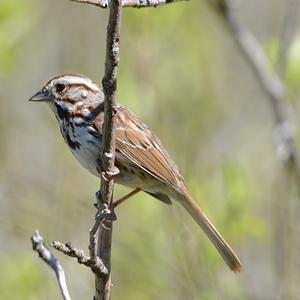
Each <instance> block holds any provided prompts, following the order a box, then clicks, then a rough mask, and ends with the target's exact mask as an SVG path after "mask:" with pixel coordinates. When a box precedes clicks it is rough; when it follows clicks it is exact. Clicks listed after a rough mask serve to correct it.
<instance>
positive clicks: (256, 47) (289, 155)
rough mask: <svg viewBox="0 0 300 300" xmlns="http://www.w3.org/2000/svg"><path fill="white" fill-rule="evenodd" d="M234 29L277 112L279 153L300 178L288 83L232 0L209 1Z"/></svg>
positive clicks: (276, 130) (234, 35) (299, 162)
mask: <svg viewBox="0 0 300 300" xmlns="http://www.w3.org/2000/svg"><path fill="white" fill-rule="evenodd" d="M209 3H210V4H212V5H213V7H214V8H215V9H216V10H217V11H218V12H219V13H220V15H221V16H222V18H223V20H224V21H225V23H226V25H227V26H228V28H229V29H230V31H231V33H232V35H233V37H234V39H235V41H236V43H237V45H238V46H239V48H240V50H241V53H242V54H243V55H244V57H245V58H246V60H247V61H248V63H249V66H250V67H251V68H252V70H253V72H254V73H255V75H256V78H257V79H258V82H259V84H260V86H261V88H262V89H263V90H264V91H265V93H266V95H267V96H268V99H269V100H270V105H271V108H272V111H273V115H274V119H275V123H276V128H275V134H276V142H277V152H278V156H279V158H280V159H281V160H282V161H283V163H284V164H285V166H286V167H287V168H292V169H293V171H294V172H295V174H296V175H297V178H298V180H300V161H299V157H298V153H297V151H296V148H295V134H296V124H295V123H294V120H293V118H294V110H293V108H292V106H291V105H290V102H289V101H288V100H287V99H286V93H285V85H284V83H283V82H282V81H281V79H280V77H279V76H278V74H277V73H276V72H275V71H274V70H273V69H272V68H271V65H270V63H269V61H268V59H267V57H266V54H265V52H264V50H263V48H262V46H261V45H260V43H259V42H258V41H257V39H256V38H255V37H254V35H253V34H252V33H251V32H250V31H249V30H248V29H247V28H246V27H245V26H243V24H242V23H241V22H240V20H239V18H238V16H237V15H236V14H235V12H234V9H233V8H232V5H231V1H230V0H209Z"/></svg>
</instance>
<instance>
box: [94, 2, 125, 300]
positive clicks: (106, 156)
mask: <svg viewBox="0 0 300 300" xmlns="http://www.w3.org/2000/svg"><path fill="white" fill-rule="evenodd" d="M120 28H121V0H113V1H112V2H111V6H110V12H109V21H108V26H107V37H106V61H105V75H104V77H103V80H102V85H103V91H104V95H105V101H104V125H103V150H102V154H101V156H102V157H101V161H102V163H101V168H102V178H101V189H100V191H101V200H98V203H97V207H98V209H100V208H101V206H102V205H103V203H106V204H107V206H108V208H110V209H111V208H112V197H113V187H114V180H113V176H114V175H115V174H116V173H117V172H116V168H115V127H116V121H115V115H116V111H117V104H116V88H117V70H118V65H119V49H120V47H119V42H120ZM101 201H102V202H103V203H101ZM111 240H112V221H111V220H108V219H107V220H105V221H104V223H103V224H102V226H100V227H99V233H98V249H97V254H98V256H99V257H100V258H101V259H102V261H103V263H104V264H105V266H106V267H107V268H108V270H109V273H108V275H106V276H102V277H99V276H96V295H95V300H109V299H110V294H111Z"/></svg>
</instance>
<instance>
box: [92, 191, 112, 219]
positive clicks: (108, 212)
mask: <svg viewBox="0 0 300 300" xmlns="http://www.w3.org/2000/svg"><path fill="white" fill-rule="evenodd" d="M96 199H97V200H98V201H97V203H95V204H94V206H95V207H96V208H97V209H98V213H97V215H96V218H99V219H102V221H104V220H105V219H106V220H110V221H115V220H117V216H116V214H115V211H114V206H113V205H112V206H111V209H110V208H109V207H108V204H107V203H106V202H104V201H103V199H102V195H101V192H100V190H99V191H97V192H96ZM99 204H100V207H99ZM101 223H103V222H101Z"/></svg>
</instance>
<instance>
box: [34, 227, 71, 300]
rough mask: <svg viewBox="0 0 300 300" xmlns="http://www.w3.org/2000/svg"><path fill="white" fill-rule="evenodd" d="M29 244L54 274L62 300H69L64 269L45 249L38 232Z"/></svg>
mask: <svg viewBox="0 0 300 300" xmlns="http://www.w3.org/2000/svg"><path fill="white" fill-rule="evenodd" d="M31 243H32V248H33V250H34V251H36V252H37V253H38V255H39V257H40V258H41V259H42V260H43V261H44V262H45V263H46V264H47V265H48V266H50V267H51V268H52V270H53V271H54V272H55V275H56V278H57V282H58V285H59V289H60V291H61V294H62V297H63V299H64V300H71V297H70V294H69V291H68V287H67V283H66V276H65V272H64V269H63V268H62V266H61V265H60V263H59V261H58V260H57V258H56V257H55V256H54V254H53V253H52V252H51V251H50V250H49V249H48V248H47V247H46V245H45V244H44V241H43V237H42V236H41V235H40V234H39V232H38V231H37V230H36V231H35V232H34V234H33V236H32V237H31Z"/></svg>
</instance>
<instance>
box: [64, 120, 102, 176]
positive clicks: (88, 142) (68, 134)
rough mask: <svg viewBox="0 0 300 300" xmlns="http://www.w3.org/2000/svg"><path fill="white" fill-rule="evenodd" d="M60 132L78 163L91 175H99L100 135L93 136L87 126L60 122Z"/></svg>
mask: <svg viewBox="0 0 300 300" xmlns="http://www.w3.org/2000/svg"><path fill="white" fill-rule="evenodd" d="M61 125H62V126H61V132H62V135H63V137H64V139H65V141H66V143H67V144H68V145H69V148H70V150H71V152H72V154H73V155H74V156H75V158H76V159H77V160H78V161H79V162H80V164H81V165H82V166H83V167H84V168H85V169H87V170H88V171H90V172H91V173H92V174H93V175H95V176H99V171H98V161H99V157H100V153H101V137H100V136H95V134H94V133H93V132H92V128H91V127H88V126H68V125H69V124H64V123H63V124H61Z"/></svg>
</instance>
